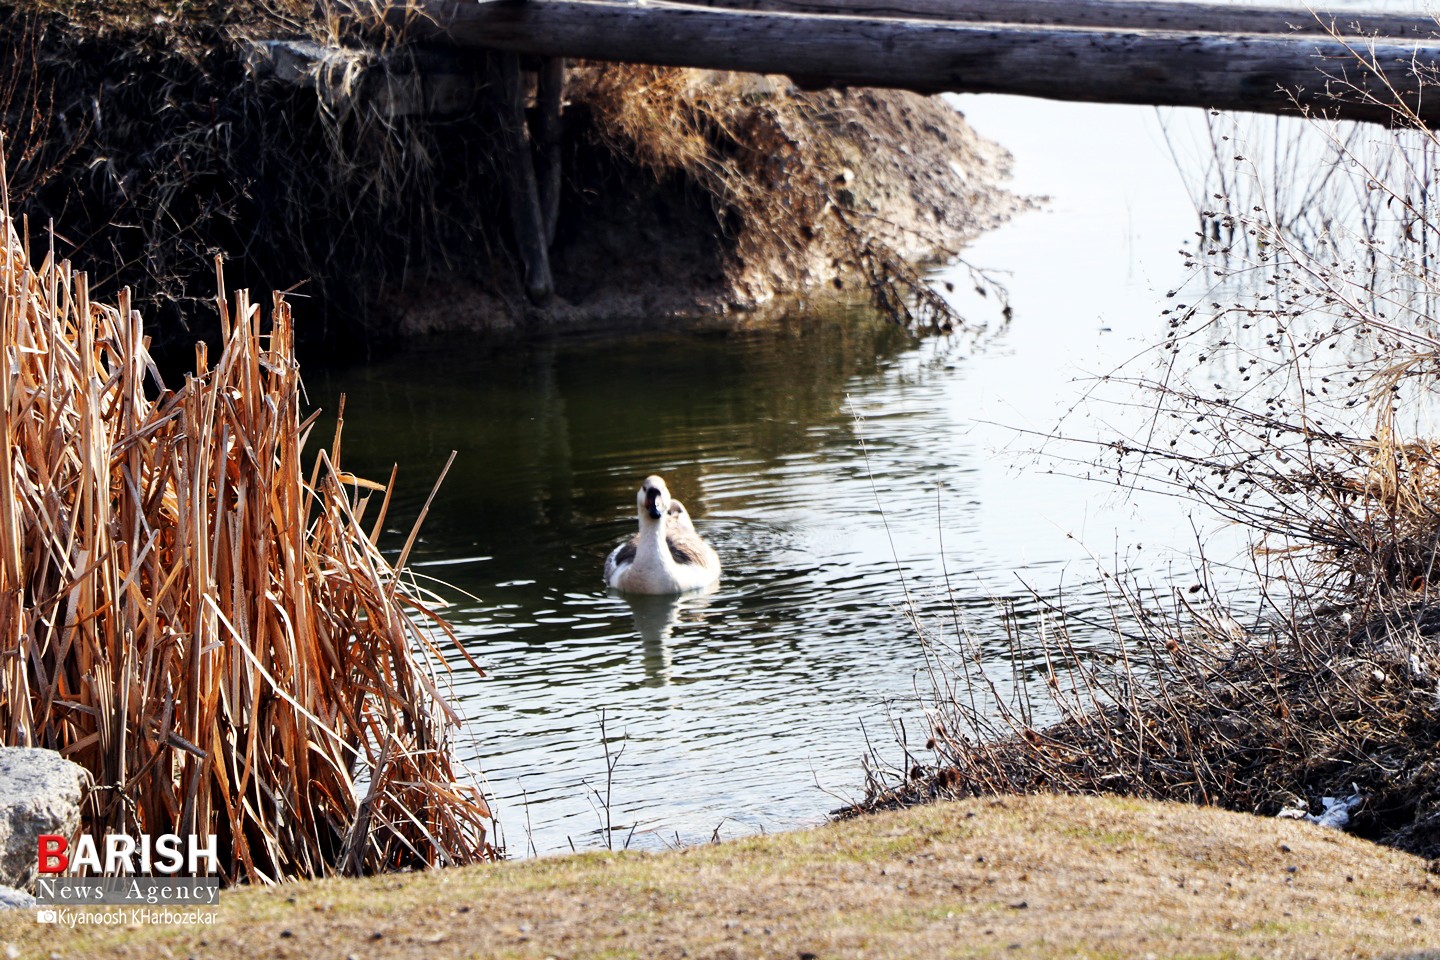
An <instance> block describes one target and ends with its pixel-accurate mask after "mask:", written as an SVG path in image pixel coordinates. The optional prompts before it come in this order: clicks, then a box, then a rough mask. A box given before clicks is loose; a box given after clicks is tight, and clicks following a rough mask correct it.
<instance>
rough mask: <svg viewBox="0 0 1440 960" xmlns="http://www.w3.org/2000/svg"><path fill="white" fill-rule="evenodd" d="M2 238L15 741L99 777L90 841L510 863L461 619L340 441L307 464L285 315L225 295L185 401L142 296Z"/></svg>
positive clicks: (293, 863) (385, 863)
mask: <svg viewBox="0 0 1440 960" xmlns="http://www.w3.org/2000/svg"><path fill="white" fill-rule="evenodd" d="M3 231H4V232H3V237H0V242H3V245H4V246H3V261H0V283H3V290H0V296H3V300H0V344H3V345H4V362H5V364H6V365H7V367H8V372H4V373H3V375H0V409H3V410H4V423H3V425H4V433H5V438H4V444H3V447H0V558H3V559H0V631H3V635H0V671H3V682H0V742H3V743H5V744H8V745H27V746H40V747H49V748H53V749H56V750H59V751H61V752H62V753H63V754H64V755H65V756H67V757H69V758H70V759H71V760H74V761H75V762H77V763H79V764H80V765H81V766H83V767H85V768H86V769H87V770H89V771H90V772H91V774H92V775H93V777H94V780H95V788H94V790H93V791H92V792H91V794H90V801H89V805H88V808H87V810H86V829H88V830H89V831H91V832H92V833H95V834H97V835H99V834H101V833H104V832H121V833H129V834H131V835H140V834H160V833H170V832H176V833H180V834H199V835H204V834H212V833H213V834H217V835H218V837H219V841H220V853H221V864H222V872H223V875H224V876H225V878H226V879H227V880H230V881H238V880H249V881H272V880H277V879H280V878H285V877H293V876H317V875H322V874H326V873H329V872H332V871H337V870H341V871H346V872H354V873H363V872H373V871H379V870H386V869H395V868H400V867H411V866H423V865H429V864H436V863H452V862H460V863H463V862H469V861H473V860H476V859H480V858H484V857H485V856H487V855H488V854H489V853H490V850H489V847H488V846H487V840H486V837H487V834H486V829H487V825H488V817H489V813H488V810H487V809H486V806H485V803H484V801H483V799H482V798H481V797H480V795H479V793H478V792H477V791H476V790H475V789H474V787H472V786H469V785H466V784H463V783H460V782H457V780H459V779H461V778H459V777H457V773H456V771H455V770H454V769H452V763H451V758H450V754H449V752H448V739H447V738H448V727H449V725H450V719H451V715H450V714H449V712H448V711H449V708H448V707H447V706H446V704H445V700H444V694H443V692H442V690H441V687H442V686H443V684H444V677H443V676H442V675H441V674H442V673H443V667H442V666H441V665H442V664H443V659H442V657H441V655H440V651H439V650H437V648H436V644H437V643H438V642H444V641H446V638H447V634H448V628H447V627H446V625H445V624H444V622H443V621H441V620H440V619H438V618H437V617H436V615H435V614H434V613H433V611H432V609H431V606H430V604H429V603H428V602H427V600H426V598H425V597H424V596H422V595H420V594H419V593H417V592H416V591H415V590H414V589H413V588H412V587H411V586H410V585H409V584H408V583H407V582H406V581H405V579H404V578H403V577H402V576H401V575H400V574H399V573H397V568H399V567H403V564H404V557H403V556H402V557H401V558H400V560H399V561H398V563H396V564H395V565H394V566H392V564H391V562H390V561H389V560H388V559H387V558H386V557H384V556H382V555H381V554H380V552H379V551H378V550H377V549H376V546H375V543H374V541H373V532H372V531H376V530H378V529H379V527H380V525H381V517H382V516H383V514H384V503H380V504H378V505H376V504H372V503H370V501H371V499H372V494H376V493H380V494H383V495H384V496H386V497H387V498H388V490H387V489H386V488H384V487H381V486H379V485H376V484H371V483H366V482H363V481H357V480H354V479H353V478H349V477H347V476H346V475H344V474H343V473H341V472H339V469H338V466H337V461H338V458H339V452H340V437H339V435H338V433H337V435H336V437H335V439H334V442H333V445H332V446H331V448H330V450H329V451H328V453H326V452H322V453H321V454H320V455H319V457H318V459H317V461H316V463H315V464H314V466H313V468H312V469H310V470H309V472H308V475H307V471H306V469H305V468H304V466H303V465H302V463H301V451H302V447H303V444H304V439H305V436H306V434H307V432H308V428H309V424H310V422H311V421H310V420H309V419H306V418H305V417H304V416H303V414H302V410H301V400H300V396H301V395H300V380H299V372H298V367H297V364H296V362H295V357H294V354H293V343H292V340H293V330H292V327H291V317H290V309H289V306H288V305H287V304H286V303H285V302H284V300H282V299H279V298H277V299H276V301H275V304H274V307H273V309H272V311H271V315H270V318H269V320H268V323H267V321H266V320H265V318H264V317H263V314H262V311H261V309H260V307H259V306H258V305H255V304H251V303H250V302H249V300H248V298H247V297H246V296H245V295H244V294H240V295H238V296H237V297H236V300H235V302H234V303H227V302H225V301H224V300H223V299H222V300H221V301H220V302H219V309H220V317H221V325H222V327H223V330H224V344H223V350H222V351H221V353H220V355H219V357H218V358H217V359H216V361H215V362H214V363H213V365H212V364H211V363H209V362H208V359H207V355H206V351H205V350H204V349H203V348H202V349H199V350H198V351H197V356H196V370H195V372H194V374H193V375H191V376H188V377H186V379H185V381H184V383H183V384H182V385H180V386H179V387H178V388H174V389H172V388H170V387H167V386H166V385H165V384H164V383H162V382H161V380H160V374H159V372H158V371H157V370H156V369H155V366H154V364H153V363H152V362H151V360H150V357H149V354H148V352H147V346H146V343H147V342H146V338H145V333H144V330H143V327H142V324H141V320H140V316H139V314H138V313H137V312H135V311H133V310H132V309H131V306H130V301H129V297H128V295H122V296H121V298H120V300H119V302H118V303H117V304H115V305H113V306H112V305H108V304H100V303H96V302H93V301H92V300H90V298H89V288H88V281H87V278H86V277H85V276H84V275H83V274H80V273H76V272H74V271H73V270H72V269H71V268H70V266H69V264H68V263H63V262H57V260H56V257H55V254H54V252H53V251H50V252H48V253H44V254H43V255H42V257H41V260H40V262H39V263H38V264H37V263H34V262H33V261H32V259H31V253H30V249H29V247H28V245H27V244H26V243H25V242H23V241H22V240H21V238H20V237H19V236H18V235H17V233H16V231H15V229H14V225H13V223H12V221H10V220H9V213H8V208H7V210H6V214H5V220H4V221H3ZM217 272H218V269H217ZM217 281H218V282H220V283H221V284H222V288H223V279H222V278H219V277H218V276H217ZM266 326H268V327H269V331H268V333H267V332H265V328H266ZM4 369H5V368H0V371H4ZM367 506H368V507H369V509H368V511H367ZM377 506H378V512H377V510H376V507H377Z"/></svg>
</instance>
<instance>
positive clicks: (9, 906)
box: [0, 887, 35, 910]
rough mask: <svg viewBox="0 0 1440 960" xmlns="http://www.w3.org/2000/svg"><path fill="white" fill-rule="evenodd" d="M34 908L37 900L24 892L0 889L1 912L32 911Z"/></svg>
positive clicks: (11, 888) (12, 888) (9, 888)
mask: <svg viewBox="0 0 1440 960" xmlns="http://www.w3.org/2000/svg"><path fill="white" fill-rule="evenodd" d="M34 906H35V898H34V897H32V896H30V894H28V893H26V892H25V891H24V890H16V889H15V888H14V887H0V910H30V909H33V908H34Z"/></svg>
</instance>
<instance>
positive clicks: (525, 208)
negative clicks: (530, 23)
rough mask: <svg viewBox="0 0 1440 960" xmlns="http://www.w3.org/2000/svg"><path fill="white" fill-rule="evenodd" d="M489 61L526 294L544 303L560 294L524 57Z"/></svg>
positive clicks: (499, 55) (494, 56)
mask: <svg viewBox="0 0 1440 960" xmlns="http://www.w3.org/2000/svg"><path fill="white" fill-rule="evenodd" d="M490 57H491V63H492V64H493V69H494V73H495V78H496V91H497V92H498V94H499V100H500V121H501V123H500V126H501V130H502V135H503V136H504V138H505V150H506V153H507V156H506V158H505V171H506V177H507V179H508V181H509V182H508V187H509V190H508V193H509V205H510V227H511V230H512V231H513V232H514V235H515V248H516V250H517V251H518V253H519V255H520V262H521V264H522V265H523V267H524V270H525V295H526V296H528V297H529V298H530V302H531V303H535V304H544V303H546V302H548V301H549V299H550V297H551V296H553V295H554V293H555V281H554V279H553V277H552V276H551V274H550V249H549V247H550V245H549V243H548V242H547V241H546V233H545V222H544V215H543V214H542V212H541V207H540V195H539V188H538V186H537V184H536V182H535V164H534V161H533V159H532V158H531V155H530V130H529V127H528V125H527V124H526V123H525V88H524V86H523V85H522V84H521V82H520V56H519V55H518V54H515V53H510V52H503V53H500V52H496V53H492V54H491V55H490Z"/></svg>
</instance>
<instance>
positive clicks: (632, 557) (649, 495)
mask: <svg viewBox="0 0 1440 960" xmlns="http://www.w3.org/2000/svg"><path fill="white" fill-rule="evenodd" d="M635 507H636V513H637V514H638V515H639V518H640V531H639V532H638V533H636V534H635V536H633V537H631V538H630V539H629V540H627V541H626V542H625V543H622V544H620V546H618V547H616V548H615V549H614V550H612V551H610V556H608V557H606V558H605V583H606V584H607V585H608V586H611V587H613V588H615V589H616V590H619V591H621V592H623V593H650V594H671V593H688V592H690V591H691V590H702V589H704V588H705V587H708V586H710V585H711V584H712V583H714V582H715V581H716V580H718V579H719V578H720V557H719V556H717V555H716V553H715V550H714V548H713V547H711V546H710V544H708V543H706V542H705V541H704V540H702V539H701V538H700V535H699V534H698V533H696V532H695V524H694V523H693V522H692V521H691V520H690V514H689V512H688V511H687V510H686V509H685V505H684V504H682V503H681V502H680V501H678V500H672V499H670V491H669V490H668V489H666V487H665V481H664V480H662V479H660V478H659V477H656V476H650V477H646V478H645V482H644V483H642V484H640V491H639V492H638V493H637V494H636V495H635Z"/></svg>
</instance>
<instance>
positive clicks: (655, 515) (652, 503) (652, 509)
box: [645, 487, 664, 520]
mask: <svg viewBox="0 0 1440 960" xmlns="http://www.w3.org/2000/svg"><path fill="white" fill-rule="evenodd" d="M660 500H661V497H660V491H659V490H656V489H655V488H654V487H651V488H650V489H649V490H646V491H645V509H646V511H648V512H649V514H650V517H651V519H653V520H659V519H660V517H661V516H662V515H663V514H664V511H663V510H661V509H660Z"/></svg>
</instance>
